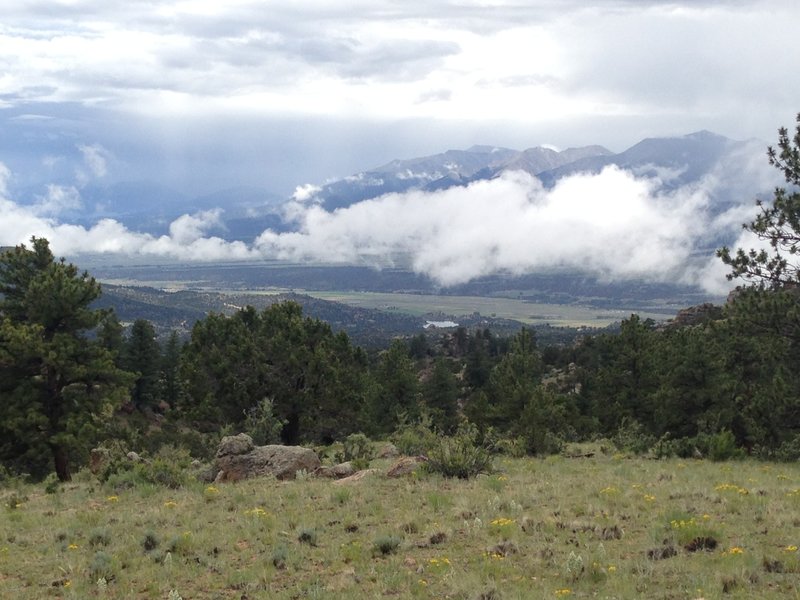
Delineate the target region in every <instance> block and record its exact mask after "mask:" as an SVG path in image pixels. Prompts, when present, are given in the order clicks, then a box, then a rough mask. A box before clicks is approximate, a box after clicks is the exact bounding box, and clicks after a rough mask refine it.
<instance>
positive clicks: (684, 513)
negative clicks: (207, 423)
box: [0, 453, 800, 600]
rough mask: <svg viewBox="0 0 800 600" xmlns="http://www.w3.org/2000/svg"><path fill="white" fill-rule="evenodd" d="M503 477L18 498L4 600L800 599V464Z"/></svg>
mask: <svg viewBox="0 0 800 600" xmlns="http://www.w3.org/2000/svg"><path fill="white" fill-rule="evenodd" d="M373 466H377V467H385V462H383V461H375V462H374V464H373ZM496 467H497V471H496V472H495V473H494V474H493V475H490V476H482V477H478V478H474V479H469V480H458V479H452V480H451V479H443V478H441V477H438V476H432V475H425V474H420V475H418V476H409V477H407V478H405V479H387V478H385V477H383V476H381V475H373V476H372V477H371V478H370V477H367V478H365V479H362V480H361V481H359V482H357V483H354V484H351V485H350V486H346V487H341V486H339V485H338V484H334V483H332V482H331V481H329V480H317V479H313V478H306V479H303V480H300V481H293V482H278V481H275V480H272V479H259V480H251V481H245V482H239V483H236V484H224V485H215V486H208V485H204V484H200V483H190V484H189V485H188V486H186V487H184V488H181V489H179V490H170V489H166V488H160V487H153V486H143V487H138V488H135V489H132V490H125V491H115V490H113V489H109V488H107V487H104V486H102V485H100V484H98V483H97V482H96V481H93V480H91V478H90V477H89V476H88V475H87V474H85V473H82V474H81V475H80V476H79V477H78V478H76V479H77V480H76V481H75V482H72V483H70V484H67V485H65V486H63V487H62V488H61V490H60V491H58V492H57V493H54V494H47V493H45V492H44V486H43V485H38V486H34V485H27V484H20V483H17V482H11V483H9V482H6V483H5V484H4V485H5V487H3V488H0V511H1V513H0V597H2V598H15V599H26V598H31V599H34V598H35V599H41V598H76V599H82V598H126V599H127V598H164V599H166V598H170V597H173V598H175V597H182V598H184V599H186V600H188V599H223V598H226V599H227V598H230V599H233V598H237V599H238V598H242V597H248V598H286V599H288V598H334V599H336V598H341V599H344V598H356V599H357V598H377V597H398V598H454V599H462V598H463V599H466V600H473V599H474V600H477V599H480V598H484V599H488V598H494V599H523V598H675V599H678V598H680V599H683V598H705V599H711V598H726V599H727V598H800V592H798V591H796V582H797V578H798V575H800V557H799V556H798V554H800V551H798V549H797V546H798V545H800V467H799V466H798V465H794V464H792V465H784V464H767V463H759V462H750V461H744V462H736V463H724V464H720V463H710V462H704V461H678V460H666V461H654V460H644V459H634V458H626V457H621V456H619V455H616V456H609V455H604V454H600V453H598V454H596V455H595V457H593V458H577V459H574V458H565V457H561V456H555V457H550V458H546V459H532V458H526V459H498V460H497V461H496ZM341 490H349V491H348V492H346V493H345V492H342V491H341ZM711 540H713V542H714V544H712V543H711ZM312 541H313V543H310V542H312ZM712 546H713V547H712ZM687 548H689V549H687Z"/></svg>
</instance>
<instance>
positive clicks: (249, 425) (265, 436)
mask: <svg viewBox="0 0 800 600" xmlns="http://www.w3.org/2000/svg"><path fill="white" fill-rule="evenodd" d="M285 423H286V421H284V420H281V419H279V418H278V417H276V416H275V407H274V404H273V402H272V399H271V398H264V399H263V400H261V401H260V402H258V403H257V404H256V405H255V406H252V407H250V408H248V409H245V411H244V424H243V425H244V426H243V431H244V433H246V434H247V435H249V436H250V437H251V438H253V443H254V444H255V445H256V446H265V445H267V444H275V443H277V442H279V441H280V439H281V430H282V429H283V426H284V425H285Z"/></svg>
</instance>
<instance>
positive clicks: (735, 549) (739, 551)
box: [728, 546, 744, 554]
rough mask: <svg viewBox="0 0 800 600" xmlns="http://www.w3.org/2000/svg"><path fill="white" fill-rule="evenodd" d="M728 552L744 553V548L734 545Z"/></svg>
mask: <svg viewBox="0 0 800 600" xmlns="http://www.w3.org/2000/svg"><path fill="white" fill-rule="evenodd" d="M728 554H744V548H741V547H740V546H733V547H732V548H731V549H730V550H728Z"/></svg>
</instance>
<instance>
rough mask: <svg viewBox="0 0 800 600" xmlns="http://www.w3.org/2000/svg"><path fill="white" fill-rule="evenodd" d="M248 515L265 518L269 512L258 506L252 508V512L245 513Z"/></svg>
mask: <svg viewBox="0 0 800 600" xmlns="http://www.w3.org/2000/svg"><path fill="white" fill-rule="evenodd" d="M244 514H246V515H255V516H257V517H265V516H267V511H265V510H264V509H263V508H261V507H260V506H256V507H255V508H251V509H250V510H246V511H244Z"/></svg>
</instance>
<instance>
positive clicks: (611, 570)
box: [608, 565, 617, 573]
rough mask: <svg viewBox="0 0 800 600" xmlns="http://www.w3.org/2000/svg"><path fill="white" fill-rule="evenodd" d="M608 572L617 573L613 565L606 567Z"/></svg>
mask: <svg viewBox="0 0 800 600" xmlns="http://www.w3.org/2000/svg"><path fill="white" fill-rule="evenodd" d="M608 572H609V573H616V572H617V567H615V566H614V565H608Z"/></svg>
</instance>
